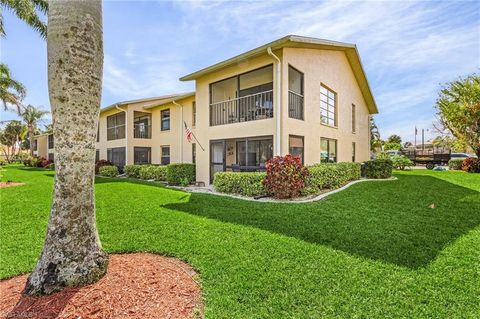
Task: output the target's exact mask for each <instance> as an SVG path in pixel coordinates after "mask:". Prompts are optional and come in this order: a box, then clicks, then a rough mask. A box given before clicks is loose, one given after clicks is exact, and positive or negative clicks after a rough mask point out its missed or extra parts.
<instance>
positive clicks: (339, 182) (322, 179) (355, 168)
mask: <svg viewBox="0 0 480 319" xmlns="http://www.w3.org/2000/svg"><path fill="white" fill-rule="evenodd" d="M307 169H308V172H309V176H308V178H307V180H306V188H305V191H304V193H307V194H315V193H318V192H320V191H321V190H323V189H335V188H339V187H342V186H343V185H345V184H347V183H348V182H350V181H353V180H357V179H360V171H361V169H360V163H349V162H342V163H322V164H316V165H312V166H309V167H307Z"/></svg>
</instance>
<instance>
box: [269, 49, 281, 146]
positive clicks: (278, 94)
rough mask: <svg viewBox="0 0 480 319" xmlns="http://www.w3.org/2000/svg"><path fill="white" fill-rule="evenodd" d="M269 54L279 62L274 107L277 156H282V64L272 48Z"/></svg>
mask: <svg viewBox="0 0 480 319" xmlns="http://www.w3.org/2000/svg"><path fill="white" fill-rule="evenodd" d="M267 53H268V55H270V56H271V57H273V58H274V59H275V60H277V63H276V64H277V67H276V71H277V76H276V81H275V99H274V102H275V103H274V107H275V115H276V121H275V155H282V143H281V135H280V134H281V125H282V120H281V117H282V110H281V105H282V103H281V96H282V94H281V89H282V63H281V61H280V59H279V58H278V56H276V55H275V54H274V53H273V52H272V48H271V47H268V48H267Z"/></svg>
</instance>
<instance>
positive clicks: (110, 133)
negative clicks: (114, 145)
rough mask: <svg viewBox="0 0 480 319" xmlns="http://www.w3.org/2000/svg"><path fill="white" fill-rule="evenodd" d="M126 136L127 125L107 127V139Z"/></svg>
mask: <svg viewBox="0 0 480 319" xmlns="http://www.w3.org/2000/svg"><path fill="white" fill-rule="evenodd" d="M122 138H125V125H118V126H113V127H108V128H107V141H111V140H118V139H122Z"/></svg>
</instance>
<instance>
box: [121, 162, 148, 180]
mask: <svg viewBox="0 0 480 319" xmlns="http://www.w3.org/2000/svg"><path fill="white" fill-rule="evenodd" d="M144 166H145V165H125V166H124V167H123V171H124V173H125V175H127V177H132V178H140V169H141V168H142V167H144Z"/></svg>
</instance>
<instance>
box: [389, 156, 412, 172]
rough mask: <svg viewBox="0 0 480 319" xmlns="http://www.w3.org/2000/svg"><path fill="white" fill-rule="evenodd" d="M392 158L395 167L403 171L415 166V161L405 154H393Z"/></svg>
mask: <svg viewBox="0 0 480 319" xmlns="http://www.w3.org/2000/svg"><path fill="white" fill-rule="evenodd" d="M391 160H392V165H393V168H395V169H399V170H402V171H403V170H405V168H406V167H411V166H413V162H412V161H411V160H410V159H409V158H408V157H406V156H405V155H393V156H392V158H391Z"/></svg>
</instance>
